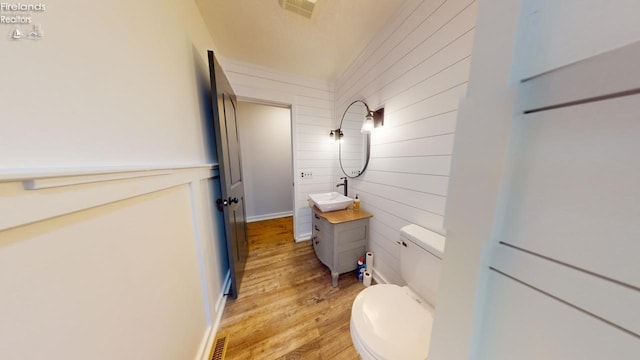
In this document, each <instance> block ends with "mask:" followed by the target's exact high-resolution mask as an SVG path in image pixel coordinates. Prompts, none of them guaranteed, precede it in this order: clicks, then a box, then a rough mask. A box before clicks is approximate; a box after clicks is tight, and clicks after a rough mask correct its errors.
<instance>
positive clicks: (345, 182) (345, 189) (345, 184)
mask: <svg viewBox="0 0 640 360" xmlns="http://www.w3.org/2000/svg"><path fill="white" fill-rule="evenodd" d="M340 180H344V182H343V183H342V184H338V185H336V187H340V186H344V196H347V177H346V176H345V177H341V178H340Z"/></svg>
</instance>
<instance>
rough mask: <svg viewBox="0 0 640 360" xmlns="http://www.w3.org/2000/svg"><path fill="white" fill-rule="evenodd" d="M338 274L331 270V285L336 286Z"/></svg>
mask: <svg viewBox="0 0 640 360" xmlns="http://www.w3.org/2000/svg"><path fill="white" fill-rule="evenodd" d="M338 275H340V274H339V273H337V272H335V271H332V272H331V285H332V286H333V287H338Z"/></svg>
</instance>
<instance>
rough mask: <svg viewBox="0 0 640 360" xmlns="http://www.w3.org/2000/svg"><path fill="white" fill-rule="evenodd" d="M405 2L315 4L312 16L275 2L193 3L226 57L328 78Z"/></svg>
mask: <svg viewBox="0 0 640 360" xmlns="http://www.w3.org/2000/svg"><path fill="white" fill-rule="evenodd" d="M404 1H405V0H317V2H316V5H315V9H314V11H313V16H312V17H311V19H307V18H305V17H304V16H301V15H298V14H295V13H293V12H290V11H286V10H284V9H283V8H281V7H280V5H279V4H278V0H196V3H197V5H198V7H199V8H200V12H201V13H202V17H203V18H204V21H205V22H206V24H207V26H208V28H209V32H210V33H211V36H212V37H213V41H214V44H215V46H216V50H217V52H218V53H219V54H220V55H222V56H223V57H225V58H230V59H234V60H240V61H244V62H248V63H252V64H256V65H260V66H265V67H269V68H273V69H278V70H282V71H286V72H289V73H293V74H299V75H305V76H309V77H314V78H318V79H324V80H333V79H335V78H336V77H337V76H339V75H340V74H341V73H342V72H343V71H344V69H345V68H346V67H347V66H348V65H349V64H350V63H351V62H352V61H353V60H354V59H355V58H356V56H358V54H359V53H360V52H361V51H362V50H363V48H364V47H365V46H366V45H367V44H368V42H369V41H370V40H371V38H372V37H373V36H374V35H375V34H376V33H377V32H378V30H379V29H380V28H381V27H382V26H383V25H384V24H385V22H386V21H387V20H388V19H389V18H390V17H391V16H392V15H394V14H395V12H396V11H397V10H398V8H399V7H400V6H401V5H402V3H404Z"/></svg>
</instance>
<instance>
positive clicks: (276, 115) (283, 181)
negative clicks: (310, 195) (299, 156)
mask: <svg viewBox="0 0 640 360" xmlns="http://www.w3.org/2000/svg"><path fill="white" fill-rule="evenodd" d="M237 115H238V131H239V135H240V149H241V153H242V173H243V175H244V176H243V178H244V182H243V183H244V193H245V199H246V206H247V221H258V220H266V219H273V218H278V217H284V216H291V215H293V173H292V166H293V163H292V158H291V156H292V155H291V111H290V110H289V109H288V108H284V107H276V106H267V105H262V104H257V103H250V102H244V101H239V102H238V114H237Z"/></svg>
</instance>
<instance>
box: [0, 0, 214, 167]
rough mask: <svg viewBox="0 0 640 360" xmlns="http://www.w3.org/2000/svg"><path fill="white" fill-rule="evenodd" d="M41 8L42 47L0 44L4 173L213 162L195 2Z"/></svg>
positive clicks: (74, 2)
mask: <svg viewBox="0 0 640 360" xmlns="http://www.w3.org/2000/svg"><path fill="white" fill-rule="evenodd" d="M46 5H47V7H46V11H44V12H43V13H41V14H37V15H34V19H37V20H38V21H40V22H41V23H42V27H43V30H44V32H45V36H44V38H43V39H42V40H40V41H27V40H23V41H11V40H10V39H9V38H8V36H7V37H4V38H3V39H1V40H0V52H2V54H3V56H2V60H1V64H2V67H3V68H5V69H12V70H11V71H6V72H5V74H4V75H3V82H5V83H6V84H11V86H2V87H0V99H2V100H1V101H2V109H3V110H2V112H3V114H2V117H1V119H2V120H1V121H2V129H3V131H2V134H3V136H2V140H0V164H2V167H3V168H4V169H7V168H19V169H30V168H36V167H37V168H40V167H76V166H102V165H105V166H107V165H113V166H122V165H134V166H135V165H149V164H158V165H163V164H184V163H203V162H207V161H210V160H211V158H212V156H211V154H210V153H208V152H207V149H208V146H209V144H208V143H207V140H206V138H205V136H203V135H204V134H206V133H207V126H208V124H206V123H207V122H208V121H209V118H208V117H207V116H208V115H206V114H204V113H203V111H205V110H204V108H203V105H204V104H203V103H202V102H203V101H204V100H205V98H202V97H203V96H204V94H203V92H204V89H203V88H202V86H203V84H201V83H199V81H206V80H207V78H208V75H207V67H206V53H205V52H206V50H207V49H208V48H211V47H212V46H213V44H212V42H211V38H210V37H209V34H208V33H207V30H206V28H205V25H204V23H203V22H202V20H201V18H200V15H199V13H198V10H197V8H196V7H195V5H194V4H193V3H192V2H187V3H186V4H184V3H183V2H179V1H169V2H165V3H163V4H161V5H159V4H157V2H154V1H150V0H144V1H136V2H135V3H132V4H127V6H126V9H124V8H122V4H121V3H119V2H116V1H101V2H99V3H88V2H85V1H78V0H63V1H56V2H55V3H51V4H46ZM34 21H35V20H34ZM9 29H10V26H8V25H2V27H1V28H0V30H2V32H6V33H8V32H9ZM205 84H206V83H205ZM200 92H202V93H200Z"/></svg>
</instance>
